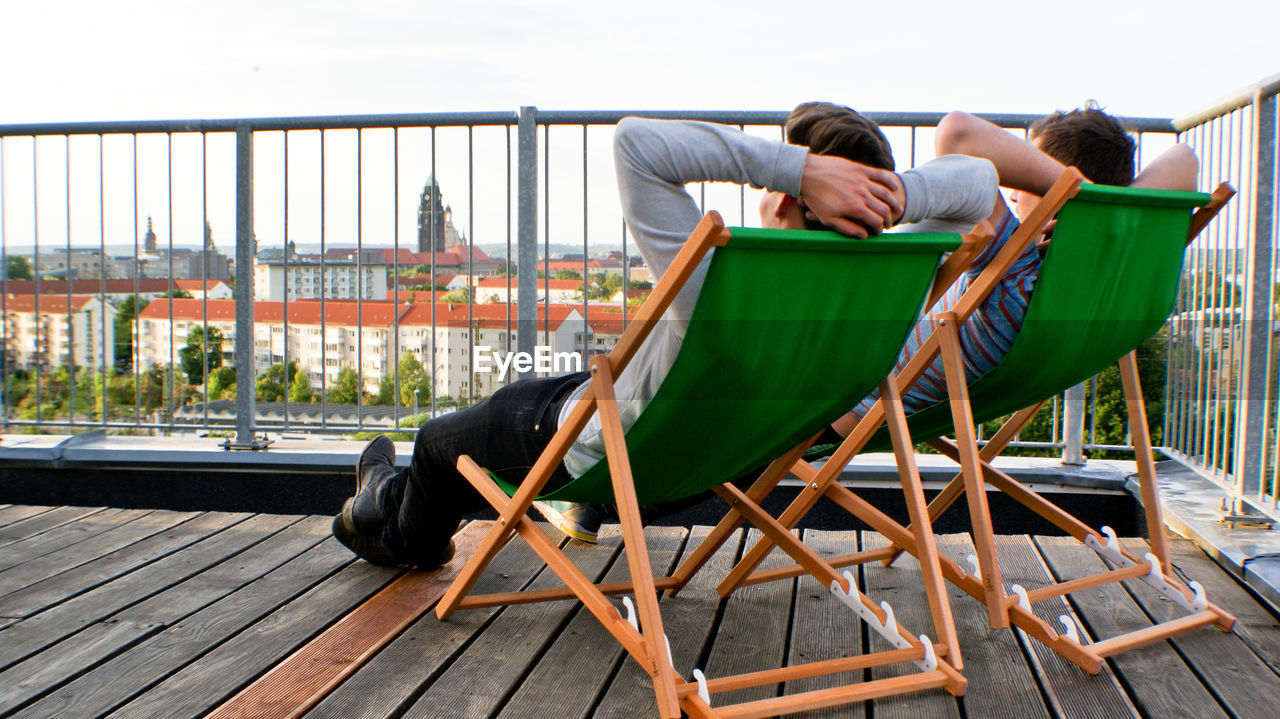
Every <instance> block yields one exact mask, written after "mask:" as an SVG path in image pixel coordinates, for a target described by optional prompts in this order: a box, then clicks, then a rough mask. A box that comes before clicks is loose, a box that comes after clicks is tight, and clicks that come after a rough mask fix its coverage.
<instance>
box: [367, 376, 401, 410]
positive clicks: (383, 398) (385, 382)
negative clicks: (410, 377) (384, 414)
mask: <svg viewBox="0 0 1280 719" xmlns="http://www.w3.org/2000/svg"><path fill="white" fill-rule="evenodd" d="M395 400H396V378H395V376H393V375H386V376H385V377H383V378H382V379H381V380H380V381H379V382H378V394H376V395H374V397H373V400H372V403H373V404H377V405H389V404H395Z"/></svg>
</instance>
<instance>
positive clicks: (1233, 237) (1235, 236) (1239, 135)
mask: <svg viewBox="0 0 1280 719" xmlns="http://www.w3.org/2000/svg"><path fill="white" fill-rule="evenodd" d="M1232 116H1235V117H1236V120H1237V126H1236V128H1235V132H1229V130H1230V129H1231V128H1230V124H1229V123H1230V119H1231V117H1232ZM1241 118H1242V116H1241V115H1240V114H1239V113H1231V114H1230V115H1227V116H1226V117H1223V118H1221V119H1219V120H1218V122H1220V123H1221V124H1222V126H1223V134H1225V135H1227V136H1228V137H1227V151H1226V157H1225V160H1224V159H1223V158H1221V157H1219V159H1218V163H1217V167H1216V168H1215V172H1214V174H1215V176H1216V177H1222V176H1223V175H1229V174H1230V173H1231V168H1233V167H1234V168H1236V169H1237V170H1238V169H1239V168H1240V166H1241V165H1242V164H1243V162H1244V151H1243V147H1242V146H1241V147H1239V150H1240V153H1239V155H1238V156H1237V154H1236V152H1235V151H1236V149H1237V142H1239V143H1240V144H1241V145H1243V129H1244V126H1243V125H1242V124H1239V122H1240V120H1241ZM1224 162H1225V165H1226V169H1225V170H1224V168H1223V165H1224ZM1238 186H1239V185H1237V187H1238ZM1234 211H1235V207H1232V206H1229V207H1227V208H1225V212H1224V213H1223V214H1224V217H1225V219H1226V223H1225V225H1219V226H1218V227H1217V228H1215V229H1214V233H1213V236H1214V237H1215V238H1216V239H1217V241H1218V243H1219V244H1220V245H1222V249H1220V250H1219V254H1221V255H1224V257H1222V262H1223V264H1224V271H1223V272H1222V273H1221V275H1220V279H1219V282H1221V283H1222V300H1221V301H1220V304H1223V305H1227V306H1226V307H1224V308H1222V309H1224V310H1229V311H1230V314H1229V315H1228V314H1227V312H1225V311H1224V312H1220V313H1219V315H1220V318H1219V321H1220V323H1221V324H1220V326H1219V327H1218V329H1217V336H1218V337H1219V338H1222V336H1223V335H1222V331H1223V329H1224V327H1223V326H1222V325H1225V329H1226V331H1227V335H1226V338H1227V339H1224V344H1225V343H1226V342H1227V341H1229V340H1230V339H1233V338H1234V337H1235V333H1236V327H1237V326H1239V325H1240V323H1239V320H1238V319H1237V317H1236V309H1237V307H1238V305H1239V302H1240V301H1242V300H1243V298H1242V297H1240V296H1239V289H1240V288H1239V287H1238V286H1236V284H1235V277H1236V276H1237V274H1238V273H1242V272H1243V268H1242V267H1241V266H1240V249H1241V248H1240V228H1239V224H1238V223H1235V222H1232V219H1233V215H1232V213H1233V212H1234ZM1229 291H1230V297H1228V292H1229ZM1228 299H1229V300H1230V301H1228ZM1235 345H1236V343H1235V342H1234V341H1230V344H1229V346H1230V347H1231V350H1230V351H1231V352H1232V353H1233V354H1234V352H1235ZM1221 357H1222V355H1221V354H1219V361H1218V369H1219V377H1223V376H1225V387H1222V388H1221V389H1222V391H1221V392H1220V395H1221V396H1223V397H1225V398H1227V399H1226V402H1224V403H1221V404H1220V405H1219V406H1220V407H1224V406H1225V407H1229V402H1230V398H1231V397H1232V396H1233V395H1234V393H1235V392H1236V391H1237V389H1236V384H1237V382H1236V376H1235V361H1234V357H1229V358H1228V361H1227V363H1226V365H1227V366H1226V368H1225V372H1223V367H1222V361H1221ZM1219 384H1220V385H1221V384H1223V383H1222V380H1220V382H1219ZM1218 417H1221V423H1222V436H1221V437H1220V438H1219V439H1218V442H1217V446H1216V447H1215V451H1216V453H1217V456H1218V457H1221V458H1222V459H1221V460H1219V461H1220V462H1221V464H1222V468H1223V470H1224V471H1225V470H1226V465H1227V457H1229V453H1231V452H1234V447H1233V446H1232V444H1233V440H1232V438H1233V436H1234V432H1235V425H1236V422H1235V420H1236V417H1235V415H1234V413H1233V412H1230V411H1228V412H1225V413H1224V412H1221V411H1218V412H1215V419H1218ZM1219 461H1215V462H1214V464H1215V465H1216V464H1218V463H1219Z"/></svg>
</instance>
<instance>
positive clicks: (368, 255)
mask: <svg viewBox="0 0 1280 719" xmlns="http://www.w3.org/2000/svg"><path fill="white" fill-rule="evenodd" d="M253 294H254V297H256V298H257V299H260V300H268V301H271V302H283V301H285V300H286V299H287V300H288V301H289V302H293V301H294V300H312V299H320V297H321V296H323V297H324V298H325V299H337V300H355V299H362V300H381V299H383V298H384V297H386V296H387V264H386V261H385V260H384V259H383V256H382V252H381V251H378V250H362V251H360V252H358V253H357V252H355V251H350V252H348V253H346V254H345V255H343V256H340V257H332V258H330V257H328V256H326V257H324V258H323V259H322V258H321V257H320V255H299V254H295V253H294V252H293V251H292V249H290V250H288V251H282V250H267V251H264V252H260V253H258V256H257V258H256V259H255V261H254V265H253Z"/></svg>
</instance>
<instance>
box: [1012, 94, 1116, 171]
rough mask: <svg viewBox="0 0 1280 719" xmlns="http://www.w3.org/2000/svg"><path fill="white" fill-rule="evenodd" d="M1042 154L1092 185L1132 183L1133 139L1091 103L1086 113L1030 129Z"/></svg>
mask: <svg viewBox="0 0 1280 719" xmlns="http://www.w3.org/2000/svg"><path fill="white" fill-rule="evenodd" d="M1030 137H1031V139H1033V140H1039V145H1040V149H1041V151H1043V152H1044V153H1045V154H1046V155H1049V156H1050V157H1052V158H1053V159H1055V160H1057V161H1058V162H1061V163H1062V164H1064V165H1071V166H1074V167H1075V168H1076V169H1078V170H1080V172H1082V173H1084V176H1085V177H1087V178H1089V180H1090V181H1091V182H1097V183H1101V184H1104V185H1128V184H1129V183H1130V182H1132V181H1133V174H1134V162H1133V155H1134V151H1135V149H1136V147H1137V146H1136V145H1135V144H1134V141H1133V138H1132V137H1130V136H1129V133H1127V132H1125V129H1124V127H1123V126H1122V125H1121V124H1120V121H1119V120H1117V119H1116V118H1114V117H1112V116H1110V115H1108V114H1107V113H1105V112H1103V111H1102V110H1100V109H1099V108H1098V106H1097V105H1095V104H1093V103H1092V102H1091V103H1089V104H1087V105H1086V106H1085V107H1084V109H1079V110H1072V111H1071V112H1055V113H1053V114H1052V115H1049V116H1048V117H1043V118H1041V119H1039V120H1036V121H1035V122H1034V123H1032V125H1031V133H1030Z"/></svg>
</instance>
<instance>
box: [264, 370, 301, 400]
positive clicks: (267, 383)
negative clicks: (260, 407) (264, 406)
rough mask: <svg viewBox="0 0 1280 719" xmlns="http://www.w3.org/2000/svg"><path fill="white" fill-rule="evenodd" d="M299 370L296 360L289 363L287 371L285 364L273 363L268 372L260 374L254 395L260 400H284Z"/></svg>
mask: <svg viewBox="0 0 1280 719" xmlns="http://www.w3.org/2000/svg"><path fill="white" fill-rule="evenodd" d="M297 371H298V365H297V363H295V362H290V363H289V367H288V371H287V372H286V371H285V366H284V365H283V364H273V365H271V366H270V367H268V368H267V371H266V372H263V373H262V374H261V375H259V376H258V381H257V383H256V384H255V385H254V390H255V391H254V396H255V397H257V399H258V401H259V402H282V401H284V398H285V395H286V394H287V393H288V392H289V387H290V384H291V383H292V382H293V377H294V375H295V374H296V373H297Z"/></svg>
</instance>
